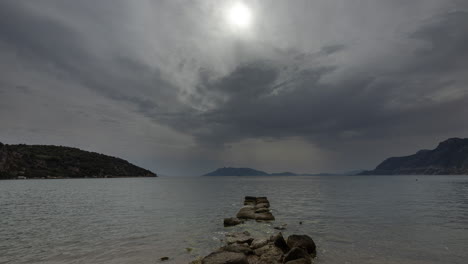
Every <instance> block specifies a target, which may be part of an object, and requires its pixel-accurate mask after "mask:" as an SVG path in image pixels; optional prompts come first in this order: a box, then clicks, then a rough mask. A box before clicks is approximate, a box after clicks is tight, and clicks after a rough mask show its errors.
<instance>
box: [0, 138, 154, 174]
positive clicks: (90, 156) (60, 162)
mask: <svg viewBox="0 0 468 264" xmlns="http://www.w3.org/2000/svg"><path fill="white" fill-rule="evenodd" d="M156 176H157V175H156V174H155V173H153V172H151V171H149V170H145V169H142V168H140V167H137V166H135V165H133V164H130V163H129V162H128V161H126V160H123V159H119V158H115V157H110V156H106V155H103V154H99V153H95V152H88V151H83V150H80V149H77V148H69V147H61V146H43V145H24V144H20V145H6V144H2V143H0V179H15V178H87V177H89V178H110V177H156Z"/></svg>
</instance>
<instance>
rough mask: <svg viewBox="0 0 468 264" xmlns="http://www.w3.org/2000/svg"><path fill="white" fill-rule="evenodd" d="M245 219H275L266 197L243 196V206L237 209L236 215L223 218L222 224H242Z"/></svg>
mask: <svg viewBox="0 0 468 264" xmlns="http://www.w3.org/2000/svg"><path fill="white" fill-rule="evenodd" d="M245 219H252V220H257V221H273V220H275V217H274V216H273V214H272V213H271V210H270V202H269V201H268V199H267V198H266V197H253V196H246V197H245V198H244V206H243V207H242V208H241V209H240V210H239V212H238V213H237V215H236V217H231V218H225V219H224V226H234V225H238V224H242V223H244V221H243V220H245Z"/></svg>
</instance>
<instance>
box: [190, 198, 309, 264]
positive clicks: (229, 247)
mask: <svg viewBox="0 0 468 264" xmlns="http://www.w3.org/2000/svg"><path fill="white" fill-rule="evenodd" d="M269 208H270V202H269V201H268V199H267V198H266V197H253V196H246V197H245V199H244V207H242V208H241V209H240V210H239V212H238V213H237V215H236V217H233V218H225V219H224V226H225V227H229V226H234V225H239V224H242V223H244V222H245V221H248V220H255V221H257V222H261V221H274V220H275V218H274V216H273V214H272V213H271V210H270V209H269ZM316 255H317V250H316V245H315V242H314V241H313V239H312V238H311V237H310V236H308V235H290V236H289V237H287V239H285V238H284V237H283V234H282V233H281V232H280V233H277V234H275V235H272V236H270V237H263V238H262V237H253V236H252V235H251V234H250V233H249V232H248V231H244V232H236V233H227V234H226V239H225V245H224V246H222V247H220V248H219V249H217V250H215V251H214V252H212V253H211V254H209V255H208V256H205V257H203V258H200V259H197V260H194V261H192V262H190V264H284V263H285V264H310V263H312V259H313V258H315V257H316Z"/></svg>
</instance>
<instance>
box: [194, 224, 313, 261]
mask: <svg viewBox="0 0 468 264" xmlns="http://www.w3.org/2000/svg"><path fill="white" fill-rule="evenodd" d="M316 254H317V251H316V246H315V243H314V241H313V240H312V238H311V237H309V236H307V235H291V236H289V237H288V238H287V239H284V237H283V234H282V233H278V234H276V235H273V236H271V237H269V238H254V237H252V236H251V235H250V233H249V232H247V231H245V232H241V233H228V234H226V245H224V246H223V247H221V248H219V249H218V250H216V251H214V252H213V253H211V254H209V255H208V256H206V257H204V258H201V259H198V260H195V261H192V262H191V263H190V264H284V263H285V264H311V263H312V259H313V258H315V256H316Z"/></svg>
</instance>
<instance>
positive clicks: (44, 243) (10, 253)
mask: <svg viewBox="0 0 468 264" xmlns="http://www.w3.org/2000/svg"><path fill="white" fill-rule="evenodd" d="M416 179H417V180H416ZM245 195H254V196H268V198H269V200H270V202H271V205H272V208H273V210H274V215H275V216H276V219H277V220H276V221H275V222H274V223H273V224H272V225H273V226H274V225H280V224H283V223H284V224H288V228H287V230H286V231H284V233H285V235H289V234H292V233H300V234H303V233H304V234H309V235H311V236H312V237H313V238H314V240H315V242H316V243H317V245H318V259H317V262H316V263H359V264H363V263H364V264H365V263H369V264H370V263H382V264H386V263H425V264H428V263H429V264H430V263H466V259H467V257H468V251H467V245H468V176H424V177H422V176H417V177H416V176H352V177H350V176H348V177H345V176H344V177H329V176H324V177H196V178H179V177H174V178H138V179H75V180H22V181H0V263H158V262H159V258H161V257H164V256H168V257H170V258H171V260H170V261H168V262H165V263H187V261H188V260H190V259H193V258H195V257H197V256H199V255H204V254H207V253H209V252H210V250H213V249H215V248H216V247H217V246H219V245H220V243H221V241H220V240H221V239H223V237H224V233H225V232H226V231H233V230H236V231H237V230H250V231H251V232H253V233H255V234H257V235H263V236H267V235H269V234H272V233H273V232H274V230H273V229H272V225H270V224H263V223H262V224H261V223H255V222H249V223H247V224H246V225H242V226H237V227H234V228H224V227H223V226H222V218H224V217H229V216H234V215H235V214H236V212H237V210H238V209H239V208H240V206H241V204H242V201H243V197H244V196H245ZM300 221H302V222H303V224H302V225H299V222H300ZM186 248H191V249H192V250H191V251H190V252H188V251H187V249H186Z"/></svg>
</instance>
